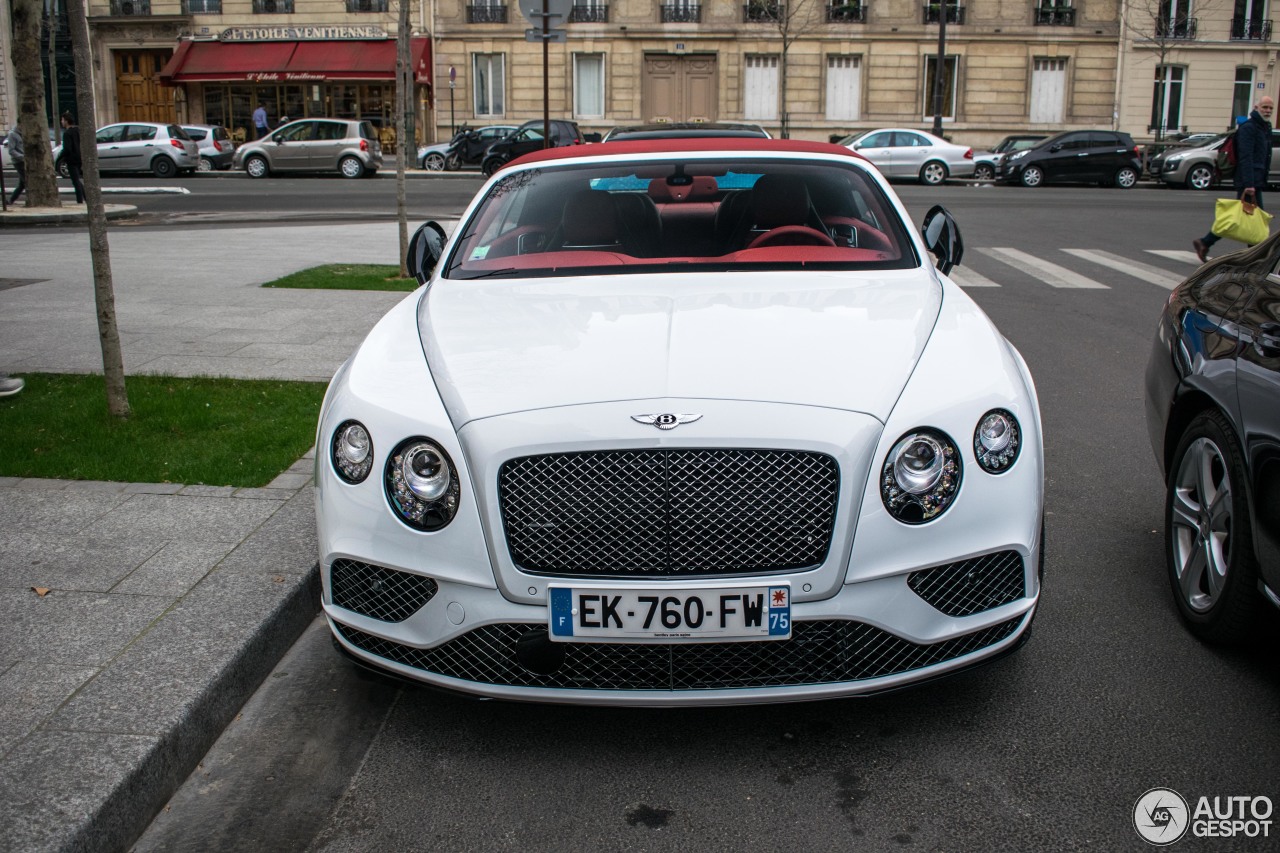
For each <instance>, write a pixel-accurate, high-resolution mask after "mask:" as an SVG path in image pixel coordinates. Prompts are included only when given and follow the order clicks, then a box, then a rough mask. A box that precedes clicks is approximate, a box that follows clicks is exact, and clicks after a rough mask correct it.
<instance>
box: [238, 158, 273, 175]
mask: <svg viewBox="0 0 1280 853" xmlns="http://www.w3.org/2000/svg"><path fill="white" fill-rule="evenodd" d="M244 170H245V171H246V172H247V173H248V174H249V177H251V178H265V177H266V176H267V175H269V174H271V167H270V166H268V165H267V158H265V157H250V158H249V159H248V160H245V161H244Z"/></svg>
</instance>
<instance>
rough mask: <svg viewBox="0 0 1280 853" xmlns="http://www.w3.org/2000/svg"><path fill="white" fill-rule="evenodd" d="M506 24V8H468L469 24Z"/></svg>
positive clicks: (485, 6) (485, 5)
mask: <svg viewBox="0 0 1280 853" xmlns="http://www.w3.org/2000/svg"><path fill="white" fill-rule="evenodd" d="M506 22H507V7H506V6H490V5H487V4H482V5H478V6H468V7H467V23H468V24H505V23H506Z"/></svg>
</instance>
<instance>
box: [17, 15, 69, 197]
mask: <svg viewBox="0 0 1280 853" xmlns="http://www.w3.org/2000/svg"><path fill="white" fill-rule="evenodd" d="M43 14H44V4H43V3H42V2H41V0H13V76H14V78H15V80H14V83H15V84H16V85H15V88H16V89H17V93H18V127H19V128H20V129H21V131H22V145H23V150H24V151H25V153H26V169H27V207H61V206H62V202H61V201H60V200H59V198H58V179H57V177H56V176H55V175H54V174H53V155H52V153H51V152H50V150H49V143H48V139H49V120H48V118H47V117H46V116H45V112H44V110H45V103H44V74H43V73H42V71H41V68H40V27H41V18H42V16H43Z"/></svg>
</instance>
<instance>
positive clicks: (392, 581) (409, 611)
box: [329, 560, 439, 622]
mask: <svg viewBox="0 0 1280 853" xmlns="http://www.w3.org/2000/svg"><path fill="white" fill-rule="evenodd" d="M329 588H330V590H331V591H332V594H333V603H334V604H335V605H337V606H338V607H341V608H344V609H346V610H350V611H352V612H355V613H359V614H360V615H361V616H368V617H370V618H372V619H381V620H382V621H383V622H403V621H404V620H405V619H408V618H409V617H410V616H412V615H413V614H414V613H417V612H418V609H419V608H421V607H422V606H423V605H424V604H426V603H427V602H428V601H430V600H431V598H432V596H434V595H435V594H436V590H437V589H439V586H438V585H437V584H436V582H435V581H433V580H432V579H431V578H424V577H422V576H421V575H412V574H409V573H408V572H398V571H395V570H394V569H384V568H383V567H381V566H373V565H370V564H369V563H361V562H358V561H356V560H334V561H333V565H332V566H331V567H330V569H329Z"/></svg>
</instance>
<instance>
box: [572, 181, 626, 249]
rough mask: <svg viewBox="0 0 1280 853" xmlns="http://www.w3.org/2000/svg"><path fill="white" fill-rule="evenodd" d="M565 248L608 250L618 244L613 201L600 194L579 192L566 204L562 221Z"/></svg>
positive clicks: (589, 191) (595, 191) (596, 191)
mask: <svg viewBox="0 0 1280 853" xmlns="http://www.w3.org/2000/svg"><path fill="white" fill-rule="evenodd" d="M560 221H561V223H562V225H563V231H564V241H563V242H564V245H566V246H611V245H613V244H615V243H617V242H618V222H617V213H616V212H615V209H614V205H613V198H612V197H610V195H609V194H608V193H607V192H602V191H600V190H582V191H580V192H578V193H575V194H574V195H573V196H572V197H570V199H569V200H568V201H567V202H566V203H565V206H564V216H563V217H562V218H561V220H560Z"/></svg>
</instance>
